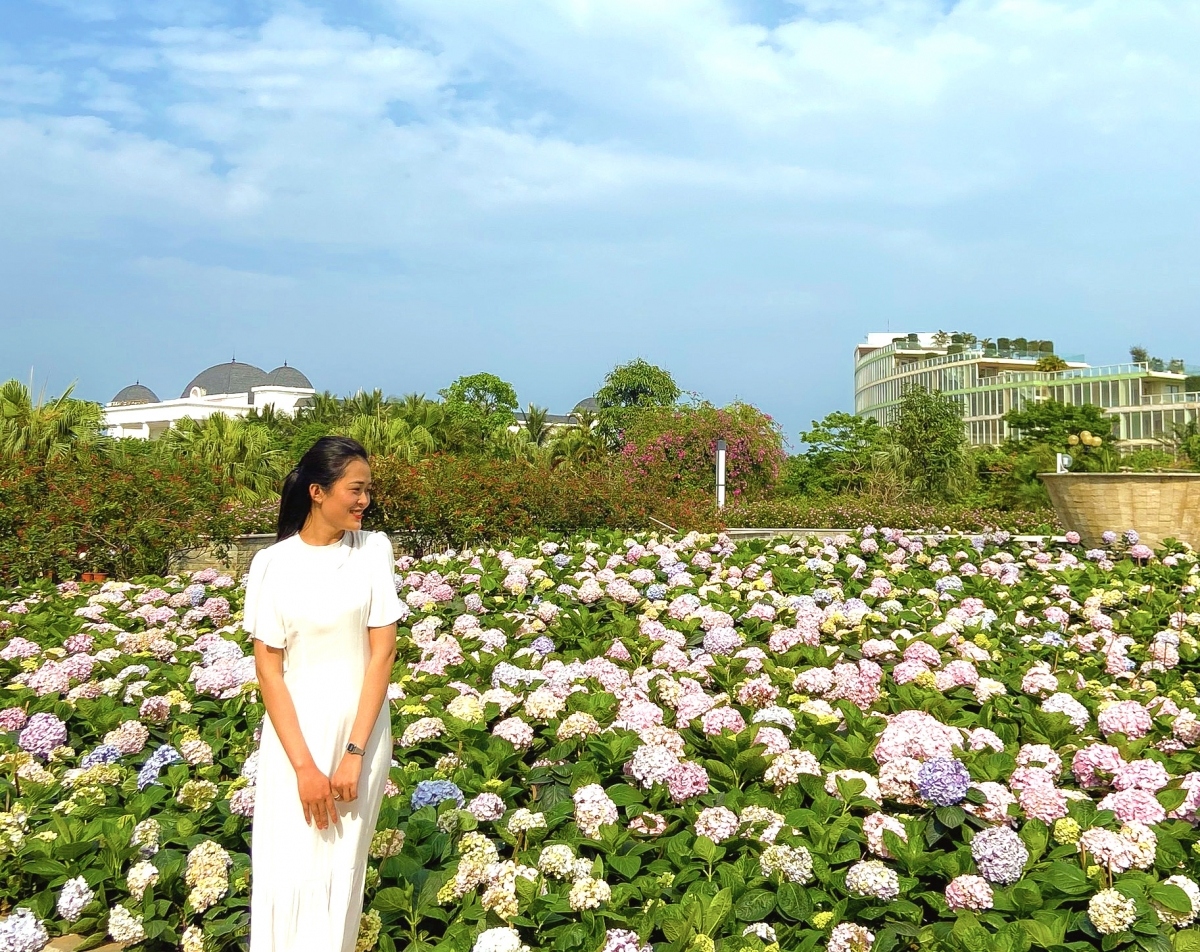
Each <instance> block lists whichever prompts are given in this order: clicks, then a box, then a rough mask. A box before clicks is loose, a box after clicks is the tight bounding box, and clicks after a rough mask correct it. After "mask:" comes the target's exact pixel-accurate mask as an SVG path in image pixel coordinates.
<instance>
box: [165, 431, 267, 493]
mask: <svg viewBox="0 0 1200 952" xmlns="http://www.w3.org/2000/svg"><path fill="white" fill-rule="evenodd" d="M158 445H159V448H160V451H161V452H163V453H166V454H171V455H173V456H176V457H187V458H191V459H197V460H200V461H201V462H204V463H207V464H208V465H210V466H212V467H214V468H215V469H216V470H217V471H218V473H220V475H221V476H222V477H223V478H224V479H225V480H226V481H228V482H229V483H230V484H231V485H232V486H233V487H234V488H233V495H234V496H235V498H237V499H238V500H239V501H240V502H245V503H256V502H261V501H263V500H264V499H268V498H270V497H271V496H272V495H273V494H274V493H276V492H278V489H279V485H280V481H281V478H282V476H283V468H284V463H285V460H286V458H287V457H286V456H285V454H284V452H283V451H282V450H280V449H277V448H275V446H274V444H273V441H272V440H271V434H270V431H269V430H267V428H266V427H264V426H259V425H256V424H254V423H248V422H246V421H245V420H242V419H238V418H234V417H229V416H226V415H225V414H224V413H214V414H213V415H212V416H210V417H208V418H207V419H206V420H193V419H191V418H190V417H185V418H184V419H182V420H180V421H179V423H178V424H177V425H176V426H173V427H172V428H171V429H169V430H167V432H166V433H164V434H163V435H162V437H161V439H159V441H158Z"/></svg>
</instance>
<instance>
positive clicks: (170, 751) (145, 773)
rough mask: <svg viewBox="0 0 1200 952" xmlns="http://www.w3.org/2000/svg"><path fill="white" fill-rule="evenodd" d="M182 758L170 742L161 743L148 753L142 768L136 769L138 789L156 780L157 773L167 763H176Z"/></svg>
mask: <svg viewBox="0 0 1200 952" xmlns="http://www.w3.org/2000/svg"><path fill="white" fill-rule="evenodd" d="M181 760H183V757H182V756H181V755H180V753H179V751H177V750H176V749H175V748H174V747H172V746H171V745H170V744H163V745H162V746H161V747H160V748H158V750H156V751H155V752H154V753H152V754H151V755H150V757H149V758H148V759H147V760H146V762H145V763H144V764H142V769H141V770H139V771H138V779H137V785H138V789H139V790H145V789H146V788H147V787H148V786H150V784H152V783H156V782H157V781H158V775H159V774H160V773H161V772H162V769H163V767H165V766H167V764H176V763H179V761H181Z"/></svg>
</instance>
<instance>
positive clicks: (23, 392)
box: [0, 380, 104, 463]
mask: <svg viewBox="0 0 1200 952" xmlns="http://www.w3.org/2000/svg"><path fill="white" fill-rule="evenodd" d="M74 390H75V385H74V384H72V385H71V386H70V387H68V388H67V389H66V390H65V391H64V392H63V393H62V394H61V395H59V396H57V397H55V398H53V399H51V400H47V399H46V395H45V393H44V392H43V393H42V394H39V395H38V397H37V398H36V399H35V398H34V396H33V392H32V389H31V388H30V387H27V386H25V384H23V383H21V382H20V381H19V380H9V381H7V382H5V383H4V384H0V456H5V457H18V456H19V457H24V458H26V459H27V460H29V461H30V462H39V463H40V462H45V461H46V460H48V459H61V458H63V457H65V456H67V455H69V454H70V453H71V452H72V451H73V450H74V449H76V448H78V447H82V446H89V445H97V444H99V443H101V442H102V436H101V432H100V427H101V422H102V420H103V414H104V411H103V410H102V409H101V408H100V405H99V404H98V403H91V402H89V401H86V400H77V399H75V398H74V397H72V396H71V394H72V393H73V392H74Z"/></svg>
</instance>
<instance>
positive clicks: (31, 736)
mask: <svg viewBox="0 0 1200 952" xmlns="http://www.w3.org/2000/svg"><path fill="white" fill-rule="evenodd" d="M17 742H18V743H19V744H20V745H21V749H22V750H25V751H28V752H29V753H31V754H33V755H34V756H35V757H41V758H42V759H43V760H44V759H45V758H47V757H49V756H50V752H51V751H52V750H54V748H55V747H61V746H62V745H63V744H65V743H66V742H67V725H66V724H64V723H63V722H62V721H61V720H59V719H58V718H57V717H55V716H54V715H53V714H44V713H43V714H34V715H33V717H31V718H29V723H28V724H26V725H25V728H24V730H22V731H21V733H20V735H19V737H18V739H17Z"/></svg>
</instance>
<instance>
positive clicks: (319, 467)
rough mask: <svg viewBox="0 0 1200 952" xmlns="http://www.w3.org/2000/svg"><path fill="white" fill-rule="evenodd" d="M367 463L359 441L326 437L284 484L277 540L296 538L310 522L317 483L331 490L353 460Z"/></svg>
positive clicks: (340, 437)
mask: <svg viewBox="0 0 1200 952" xmlns="http://www.w3.org/2000/svg"><path fill="white" fill-rule="evenodd" d="M354 459H361V460H362V461H363V462H364V463H365V462H367V451H366V450H365V449H363V446H362V444H361V443H359V442H358V440H352V439H350V437H348V436H323V437H321V438H320V439H319V440H317V442H315V443H314V444H313V445H312V446H311V447H310V448H309V450H308V452H307V453H305V454H304V455H303V456H301V457H300V462H299V463H297V464H296V465H295V466H294V467H293V468H292V471H291V472H290V473H288V474H287V477H286V478H285V479H284V481H283V489H282V490H280V492H279V523H278V528H277V529H276V533H275V539H276V541H278V542H282V541H283V540H284V539H286V538H287V537H288V536H294V535H295V534H296V533H298V532H299V531H300V530H301V529H302V528H304V523H305V522H306V521H307V520H308V514H309V513H310V512H311V511H312V496H311V495H309V491H308V488H309V487H310V486H311V485H312V484H313V483H316V484H317V485H318V486H321V487H323V488H324V489H326V490H328V489H329V488H330V487H331V486H332V485H333V484H334V483H336V482H337V481H338V480H339V479H341V478H342V474H343V473H345V472H346V467H347V466H349V465H350V461H351V460H354Z"/></svg>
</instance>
